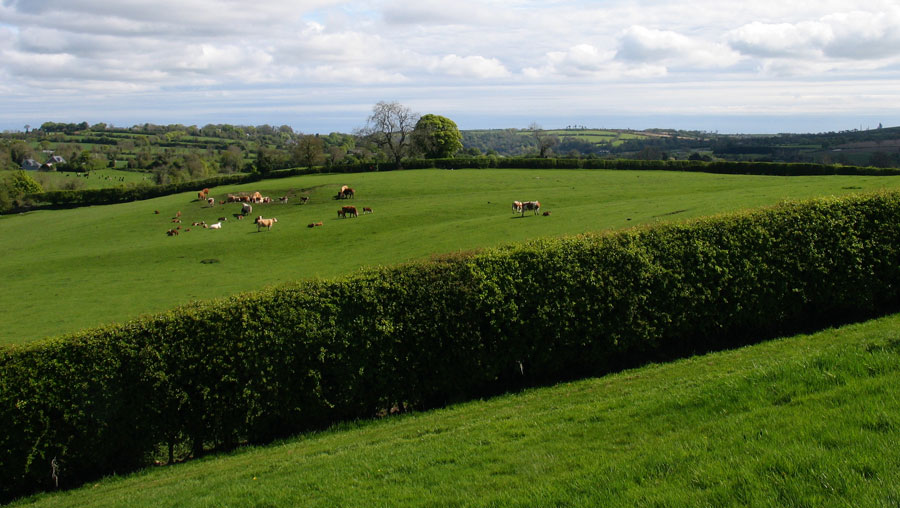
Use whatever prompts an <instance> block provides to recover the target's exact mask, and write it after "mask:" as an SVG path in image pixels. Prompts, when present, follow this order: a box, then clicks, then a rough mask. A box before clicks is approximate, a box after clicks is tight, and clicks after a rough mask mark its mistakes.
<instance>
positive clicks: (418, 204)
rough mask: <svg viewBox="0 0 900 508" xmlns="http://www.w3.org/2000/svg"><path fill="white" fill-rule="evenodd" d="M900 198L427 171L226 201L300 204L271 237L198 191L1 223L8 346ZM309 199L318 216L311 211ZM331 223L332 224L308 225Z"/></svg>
mask: <svg viewBox="0 0 900 508" xmlns="http://www.w3.org/2000/svg"><path fill="white" fill-rule="evenodd" d="M342 184H349V185H351V186H353V187H355V188H356V190H357V195H356V198H355V199H354V200H352V201H337V200H334V199H333V195H334V194H335V193H336V192H337V189H338V188H339V187H340V186H341V185H342ZM898 185H900V180H898V179H896V178H892V177H867V176H858V177H849V176H813V177H770V176H740V175H712V174H702V173H677V172H656V171H578V170H572V171H569V170H456V171H441V170H422V171H396V172H386V173H365V174H352V175H337V174H322V175H309V176H302V177H294V178H287V179H279V180H269V181H263V182H257V183H254V184H243V185H234V186H222V187H217V188H214V189H213V190H212V193H211V195H212V196H213V197H215V198H217V199H221V198H223V197H224V196H225V194H226V193H233V192H239V191H245V192H246V191H257V190H258V191H260V192H262V193H263V194H264V195H269V196H272V197H273V198H276V197H278V196H282V195H285V194H287V195H289V196H290V197H291V200H290V202H289V203H288V204H279V203H277V202H276V203H273V204H268V205H254V213H253V216H256V215H263V216H265V217H273V216H274V217H277V218H278V220H279V222H278V223H277V224H275V226H274V227H273V228H272V230H271V231H265V230H264V231H262V232H257V228H256V226H255V225H254V224H253V223H252V220H247V219H245V220H243V221H238V220H236V218H235V215H236V214H237V213H239V211H240V205H238V204H234V203H231V204H227V205H217V206H215V207H213V208H209V207H208V206H207V205H206V203H205V202H199V201H198V200H197V197H196V194H195V193H183V194H178V195H173V196H166V197H161V198H157V199H153V200H147V201H140V202H133V203H125V204H119V205H109V206H95V207H86V208H79V209H73V210H56V211H49V210H44V211H35V212H30V213H26V214H22V215H13V216H0V238H3V239H4V255H3V256H0V273H3V274H4V289H5V291H2V292H0V344H10V343H26V342H30V341H33V340H37V339H40V338H42V337H45V336H48V335H57V334H62V333H68V332H73V331H76V330H79V329H81V328H85V327H91V326H97V325H100V324H104V323H111V322H120V321H124V320H128V319H131V318H134V317H137V316H138V315H140V314H143V313H151V312H161V311H165V310H167V309H170V308H172V307H174V306H176V305H180V304H185V303H188V302H190V301H194V300H200V299H210V298H215V297H220V296H225V295H230V294H235V293H239V292H243V291H251V290H255V289H259V288H261V287H264V286H268V285H276V284H280V283H283V282H285V281H289V280H297V279H303V278H310V277H334V276H339V275H341V274H346V273H349V272H352V271H353V270H355V269H358V268H359V267H362V266H371V265H386V264H395V263H399V262H404V261H410V260H415V259H422V258H427V257H428V256H430V255H433V254H436V253H447V252H453V251H459V250H468V249H476V248H479V247H486V246H495V245H499V244H503V243H508V242H517V241H523V240H527V239H530V238H536V237H544V236H558V235H572V234H578V233H582V232H585V231H598V230H607V229H620V228H627V227H632V226H637V225H640V224H650V223H654V222H658V221H671V220H679V219H686V218H690V217H697V216H702V215H710V214H715V213H719V212H726V211H734V210H738V209H745V208H751V207H758V206H762V205H769V204H774V203H777V202H778V201H781V200H784V199H799V198H809V197H814V196H820V195H832V194H834V195H837V194H845V193H850V192H861V191H869V190H876V189H881V188H896V187H897V186H898ZM300 195H309V196H310V198H311V199H310V203H309V204H307V205H299V204H298V203H299V199H298V198H299V196H300ZM515 199H518V200H532V199H538V200H540V201H541V203H542V205H543V208H542V210H549V211H551V212H552V215H551V216H549V217H543V216H525V217H519V216H515V215H513V214H512V213H511V207H510V203H511V202H512V201H513V200H515ZM348 203H352V204H354V205H356V206H357V207H358V208H359V209H360V210H361V209H362V207H363V206H368V207H372V208H373V209H374V211H375V213H373V214H368V215H360V217H359V218H355V219H339V218H338V217H337V213H336V211H337V210H338V208H340V206H341V205H343V204H348ZM154 210H158V211H159V212H160V213H159V214H155V213H154ZM178 211H180V212H181V213H182V216H181V220H182V222H181V224H180V225H181V226H182V229H187V228H190V229H191V231H189V232H187V231H185V232H182V233H181V234H180V235H178V236H176V237H168V236H166V234H165V232H166V230H168V229H170V228H173V227H175V226H176V224H174V223H172V222H171V219H172V218H173V217H174V216H175V214H176V212H178ZM221 216H225V217H227V218H228V220H227V221H226V222H225V224H224V227H223V228H222V229H221V230H218V231H215V230H205V229H202V228H199V227H192V226H191V225H190V224H191V222H194V221H200V220H203V221H206V222H207V223H213V222H216V219H217V218H218V217H221ZM317 221H323V222H324V226H323V227H317V228H313V229H310V228H307V227H306V226H307V224H308V223H310V222H317Z"/></svg>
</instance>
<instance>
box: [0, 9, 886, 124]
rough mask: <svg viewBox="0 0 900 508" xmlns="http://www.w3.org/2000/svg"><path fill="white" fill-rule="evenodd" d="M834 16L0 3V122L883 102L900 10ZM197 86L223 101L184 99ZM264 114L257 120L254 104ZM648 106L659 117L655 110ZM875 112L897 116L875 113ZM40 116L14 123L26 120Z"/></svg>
mask: <svg viewBox="0 0 900 508" xmlns="http://www.w3.org/2000/svg"><path fill="white" fill-rule="evenodd" d="M847 5H848V4H847V2H845V1H841V0H820V1H817V2H800V3H797V2H794V3H791V2H784V1H783V0H781V1H777V2H776V1H775V0H757V1H755V2H743V3H738V2H726V3H722V2H720V1H716V0H690V1H686V0H682V1H676V2H669V1H663V0H608V1H604V2H584V1H581V0H554V1H552V2H540V1H538V0H480V1H476V0H459V1H457V2H454V3H452V4H449V5H448V4H447V3H446V2H440V1H438V0H419V1H415V2H413V1H408V0H301V1H291V0H254V2H252V3H247V2H244V1H241V0H155V1H150V0H0V90H3V91H4V93H3V94H0V111H5V112H4V113H2V114H0V118H9V116H10V114H11V113H9V112H10V111H27V110H28V108H33V109H34V111H35V112H37V111H39V106H36V105H40V104H43V103H45V102H46V101H45V100H44V99H45V98H46V97H48V96H53V97H58V98H60V100H59V101H56V102H54V103H53V106H54V108H53V111H54V115H56V114H57V113H58V112H62V111H63V110H64V101H63V99H62V98H63V97H65V96H66V95H68V96H69V97H72V98H75V97H79V96H80V94H79V92H80V91H81V92H84V95H92V94H96V95H97V96H102V95H103V93H104V90H105V91H107V92H108V93H109V94H119V95H120V96H121V97H122V102H121V103H120V104H125V105H127V104H129V103H134V104H140V105H141V107H142V108H144V109H141V112H142V114H146V113H147V111H159V112H160V113H159V114H161V115H162V114H165V113H166V112H171V113H172V114H182V113H183V112H188V111H197V112H202V113H203V114H212V113H209V112H215V111H232V112H234V111H240V112H244V111H248V112H249V111H260V112H261V113H260V114H263V112H265V114H271V112H273V111H276V112H284V111H291V110H292V109H291V108H292V104H294V103H296V102H297V101H300V102H302V101H306V100H307V99H306V98H307V97H315V98H316V101H315V103H314V104H312V105H307V104H305V103H304V107H303V111H305V112H309V111H317V112H318V111H320V110H322V109H323V108H324V106H321V104H325V105H327V107H328V108H331V109H341V108H342V107H343V105H344V104H345V102H346V103H349V104H353V105H354V106H353V107H354V110H355V109H361V110H362V111H363V114H362V115H361V117H362V118H364V117H365V111H366V110H367V109H368V107H365V106H367V105H370V104H373V103H374V102H377V100H381V99H390V100H400V101H403V100H404V98H405V97H409V98H415V99H416V100H418V101H420V102H422V103H426V104H432V103H433V102H434V101H437V102H438V103H444V102H442V101H444V99H445V98H446V97H447V96H448V90H449V89H450V88H454V89H461V90H466V93H465V94H462V95H460V96H459V97H457V98H456V99H455V100H454V101H453V102H446V104H448V107H449V106H450V105H452V107H453V108H456V109H459V110H463V109H465V108H467V107H469V108H474V109H477V110H483V109H484V107H483V106H476V104H477V103H478V101H480V103H481V104H482V105H483V104H485V103H488V102H491V103H494V102H496V103H497V104H498V107H499V105H503V104H508V105H509V107H511V108H514V109H515V108H520V107H521V106H520V105H521V104H523V103H524V104H533V103H534V101H533V100H531V97H529V96H523V97H519V98H510V101H509V102H506V101H503V100H499V99H500V98H503V97H505V95H503V96H499V98H498V96H493V95H490V94H488V95H486V96H480V97H479V94H482V93H485V94H487V93H488V92H485V91H484V90H487V89H488V88H490V87H498V86H501V85H506V86H508V88H507V89H506V91H505V92H504V94H514V93H516V92H515V91H516V90H523V94H527V93H530V91H528V90H525V89H524V88H523V87H540V86H547V87H548V88H547V92H546V93H547V95H545V96H544V95H542V96H541V97H544V98H545V100H547V101H548V104H553V105H554V108H556V109H559V110H561V111H562V110H566V103H567V101H569V100H570V96H574V95H575V94H574V92H573V90H574V89H575V87H578V86H593V87H604V88H603V91H601V92H596V91H595V92H594V93H599V94H601V95H603V99H604V101H603V102H604V103H605V104H607V105H608V104H610V103H611V102H617V103H618V102H622V103H623V107H625V106H629V107H633V108H635V110H640V109H641V108H650V107H651V106H650V105H649V103H648V101H647V100H646V98H642V97H639V96H635V94H631V93H626V92H627V91H628V90H630V88H629V87H649V88H642V90H644V91H645V92H646V91H647V90H652V91H653V92H654V93H657V94H658V96H659V97H661V99H660V101H663V102H664V101H665V100H680V99H677V98H678V97H682V96H687V95H686V92H683V91H682V92H679V94H681V95H679V94H674V93H673V94H669V93H666V91H667V90H669V89H672V88H673V87H677V86H679V84H680V83H685V82H692V83H704V85H705V86H706V89H707V90H708V94H711V93H712V92H709V91H711V90H716V89H721V90H725V91H728V90H734V89H735V88H736V86H735V83H740V84H741V85H746V86H745V87H741V90H743V91H742V93H741V94H733V93H730V92H723V93H722V97H727V98H728V99H727V100H730V101H732V104H731V105H730V106H729V107H724V106H723V107H717V109H716V111H738V112H745V111H752V110H755V109H758V108H761V107H762V106H761V103H762V102H764V101H765V100H772V101H773V102H777V101H775V99H774V98H773V97H778V96H773V95H768V94H767V92H766V93H764V92H763V91H754V90H755V89H756V88H755V86H754V85H755V84H756V83H759V82H762V80H770V79H771V80H772V81H767V82H766V83H767V84H766V86H771V87H777V86H780V85H777V83H778V82H779V80H784V78H786V77H788V78H789V77H792V76H796V77H802V78H803V79H805V80H809V81H812V82H823V83H830V82H832V81H833V80H834V79H835V78H836V77H838V78H840V79H842V80H845V82H846V83H850V84H849V85H846V86H842V87H840V88H839V89H840V90H846V91H847V93H848V94H851V93H853V90H854V89H853V86H852V84H853V83H858V82H862V81H865V80H870V79H871V80H875V82H877V83H883V85H884V90H888V91H890V90H893V89H894V88H896V83H897V80H898V77H900V38H898V37H900V35H898V34H900V6H898V5H897V1H896V0H869V1H868V2H866V3H865V4H862V3H859V4H858V5H855V6H854V7H853V8H852V9H850V8H848V7H847ZM774 78H778V79H774ZM613 86H615V87H616V88H615V89H613V88H610V87H613ZM654 86H656V88H654ZM787 86H788V85H787V84H785V85H784V87H787ZM435 87H438V88H435ZM717 87H718V88H717ZM275 88H277V89H298V90H302V93H298V94H296V95H290V94H280V95H278V98H279V99H280V100H283V101H286V103H284V104H277V103H272V101H273V100H274V99H272V98H271V97H270V96H269V93H270V90H272V89H275ZM198 89H199V90H202V91H204V92H207V91H210V92H215V93H216V94H220V93H221V94H224V95H216V96H215V97H212V96H210V97H207V96H206V95H202V94H199V95H191V94H192V92H195V91H197V90H198ZM542 90H543V89H542ZM611 90H612V92H611ZM238 92H240V93H238ZM613 92H614V93H617V94H619V95H617V96H612V95H610V94H611V93H613ZM429 93H434V94H436V95H435V97H437V98H433V97H428V96H427V95H428V94H429ZM554 93H556V94H559V95H558V96H553V95H552V94H554ZM785 93H788V92H785ZM138 94H139V95H138ZM745 94H746V95H745ZM254 95H256V98H254ZM836 95H839V94H838V93H830V94H828V96H829V97H834V96H836ZM868 95H869V96H871V97H876V98H882V99H873V100H885V101H886V100H887V99H883V98H884V97H893V96H894V95H892V94H891V93H880V91H878V90H873V91H870V93H868ZM237 96H240V97H242V98H243V102H241V103H240V106H239V107H238V106H235V107H234V108H231V109H228V108H226V107H224V106H223V105H224V104H225V102H226V101H229V100H234V97H237ZM186 97H190V98H189V99H186ZM486 97H487V98H486ZM753 97H761V99H759V100H756V99H754V98H753ZM13 98H15V99H13ZM129 99H130V100H129ZM148 101H155V102H148ZM77 102H78V101H77V100H72V102H71V106H70V107H71V110H72V111H83V110H84V108H83V107H82V106H80V105H78V104H76V103H77ZM263 102H266V103H267V106H266V108H265V109H262V108H261V106H258V104H261V103H263ZM848 102H850V103H857V101H856V100H855V99H854V100H848ZM626 103H627V104H626ZM824 103H825V101H821V102H814V103H809V104H815V105H816V107H819V106H820V105H821V104H824ZM98 104H100V105H101V106H102V105H103V104H105V103H104V102H103V101H102V100H100V101H99V102H98ZM778 104H782V103H781V102H778ZM866 104H867V105H870V104H871V101H870V102H867V103H866ZM360 105H362V106H363V107H361V106H360ZM313 106H315V107H313ZM121 107H125V106H121ZM810 107H812V106H810ZM867 107H868V106H867ZM255 108H259V109H255ZM311 108H312V109H311ZM316 108H318V109H316ZM579 108H580V106H574V107H573V108H572V109H573V110H574V111H580V109H579ZM551 109H553V108H551ZM652 109H653V110H654V111H659V110H663V109H666V106H665V104H664V103H656V104H654V105H653V106H652ZM884 109H885V110H894V109H896V106H894V105H892V104H887V103H885V107H884ZM102 113H103V111H102V109H101V110H98V114H102ZM35 114H37V113H35ZM198 114H199V113H198ZM248 114H249V113H248ZM316 114H319V113H316ZM345 114H346V113H345ZM55 119H58V120H61V119H62V118H60V117H59V116H55ZM40 120H42V119H41V118H28V123H32V124H35V123H39V121H40ZM95 120H96V121H103V120H104V118H102V117H100V118H96V119H95ZM140 120H141V119H139V118H138V119H136V121H140ZM79 121H80V120H79ZM116 121H119V122H121V120H116ZM180 121H182V122H184V121H185V120H180ZM187 121H189V120H187ZM219 121H228V119H227V118H222V119H220V120H219ZM261 121H262V119H261ZM16 123H22V122H18V121H17V122H16ZM885 123H888V124H890V122H888V121H886V122H885ZM897 123H898V124H900V119H898V122H897Z"/></svg>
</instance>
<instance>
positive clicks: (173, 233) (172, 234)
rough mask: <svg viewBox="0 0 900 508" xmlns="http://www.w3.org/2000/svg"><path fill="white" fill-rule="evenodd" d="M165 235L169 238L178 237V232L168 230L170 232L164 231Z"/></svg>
mask: <svg viewBox="0 0 900 508" xmlns="http://www.w3.org/2000/svg"><path fill="white" fill-rule="evenodd" d="M166 234H167V235H169V236H178V230H177V229H170V230H168V231H166Z"/></svg>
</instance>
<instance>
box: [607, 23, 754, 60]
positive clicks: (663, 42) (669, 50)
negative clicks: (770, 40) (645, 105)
mask: <svg viewBox="0 0 900 508" xmlns="http://www.w3.org/2000/svg"><path fill="white" fill-rule="evenodd" d="M616 57H617V58H619V59H621V60H624V61H628V62H636V63H639V64H644V63H659V64H664V65H666V66H668V67H700V68H716V67H728V66H731V65H734V64H735V63H737V61H738V59H739V55H738V54H737V53H736V52H735V51H733V50H731V49H730V48H728V47H727V46H726V45H725V44H721V43H717V42H713V41H705V40H700V39H693V38H690V37H687V36H685V35H682V34H680V33H676V32H673V31H669V30H656V29H652V28H646V27H643V26H639V25H635V26H631V27H629V28H628V29H626V30H625V31H624V33H623V34H622V37H621V42H620V47H619V51H618V52H617V53H616Z"/></svg>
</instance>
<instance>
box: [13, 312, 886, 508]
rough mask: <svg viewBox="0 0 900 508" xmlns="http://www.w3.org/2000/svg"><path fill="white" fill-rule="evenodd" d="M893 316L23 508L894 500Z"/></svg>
mask: <svg viewBox="0 0 900 508" xmlns="http://www.w3.org/2000/svg"><path fill="white" fill-rule="evenodd" d="M898 330H900V314H896V315H893V316H888V317H885V318H881V319H877V320H873V321H869V322H866V323H862V324H857V325H851V326H846V327H842V328H839V329H832V330H826V331H823V332H820V333H815V334H809V335H798V336H795V337H791V338H786V339H780V340H774V341H770V342H767V343H763V344H759V345H755V346H751V347H745V348H741V349H737V350H733V351H726V352H720V353H715V354H710V355H706V356H698V357H694V358H690V359H686V360H681V361H677V362H673V363H669V364H660V365H650V366H647V367H644V368H640V369H634V370H628V371H624V372H621V373H619V374H614V375H610V376H606V377H603V378H596V379H589V380H584V381H579V382H572V383H565V384H560V385H558V386H555V387H551V388H546V389H533V390H527V391H524V392H522V393H518V394H513V395H507V396H502V397H497V398H494V399H491V400H487V401H482V402H471V403H466V404H460V405H457V406H454V407H450V408H447V409H442V410H437V411H431V412H427V413H420V414H410V415H406V416H401V417H392V418H386V419H383V420H378V421H365V422H357V423H353V424H345V425H342V426H339V427H337V428H334V429H332V430H330V431H327V432H322V433H316V434H311V435H307V436H304V437H301V438H297V439H294V440H290V441H285V442H282V443H279V444H276V445H273V446H268V447H260V448H247V449H242V450H240V451H237V452H235V453H232V454H230V455H222V456H216V457H209V458H206V459H203V460H198V461H195V462H190V463H186V464H181V465H177V466H173V467H161V468H151V469H148V470H145V471H144V472H142V473H139V474H135V475H132V476H128V477H123V478H109V479H106V480H103V481H100V482H98V483H95V484H92V485H88V486H86V487H84V488H82V489H79V490H74V491H70V492H63V493H56V494H44V495H39V496H36V497H33V498H30V499H26V500H23V501H21V502H19V503H14V504H13V505H12V506H24V505H33V506H38V507H40V506H53V507H54V508H59V507H67V506H73V507H74V506H94V507H107V506H109V507H112V506H132V507H134V506H138V507H139V506H153V507H164V506H173V507H174V506H179V507H201V506H622V507H626V506H627V507H631V506H896V505H897V503H898V502H900V467H898V466H900V447H898V446H897V443H898V440H900V417H898V416H897V415H898V414H900V397H898V395H897V391H896V386H900V332H898Z"/></svg>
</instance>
